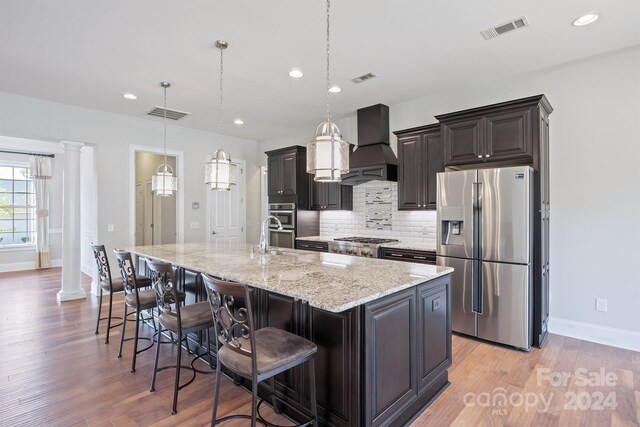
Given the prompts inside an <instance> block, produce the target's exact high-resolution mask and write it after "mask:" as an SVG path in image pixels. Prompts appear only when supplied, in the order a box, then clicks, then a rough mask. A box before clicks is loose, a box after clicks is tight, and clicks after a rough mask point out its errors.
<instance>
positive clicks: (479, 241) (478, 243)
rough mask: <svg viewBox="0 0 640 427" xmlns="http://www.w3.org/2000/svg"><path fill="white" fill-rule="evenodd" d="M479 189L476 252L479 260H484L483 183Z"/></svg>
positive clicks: (477, 194)
mask: <svg viewBox="0 0 640 427" xmlns="http://www.w3.org/2000/svg"><path fill="white" fill-rule="evenodd" d="M477 185H478V189H477V191H476V197H477V198H478V201H477V206H478V209H477V210H476V224H475V226H476V233H477V240H476V251H477V254H478V255H477V256H478V259H483V257H484V250H483V249H484V248H483V247H482V220H483V218H482V216H483V214H484V212H482V202H483V200H482V199H483V197H484V187H483V185H482V182H478V183H477Z"/></svg>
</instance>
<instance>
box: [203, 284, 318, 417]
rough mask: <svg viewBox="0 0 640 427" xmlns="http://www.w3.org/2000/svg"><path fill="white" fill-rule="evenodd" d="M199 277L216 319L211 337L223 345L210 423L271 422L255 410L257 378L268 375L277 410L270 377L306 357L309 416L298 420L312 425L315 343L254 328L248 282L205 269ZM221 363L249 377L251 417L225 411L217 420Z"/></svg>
mask: <svg viewBox="0 0 640 427" xmlns="http://www.w3.org/2000/svg"><path fill="white" fill-rule="evenodd" d="M202 279H203V281H204V284H205V289H206V290H207V296H208V299H209V303H210V305H211V311H212V313H213V317H214V319H215V333H216V337H217V339H218V341H219V342H220V343H221V344H222V346H221V347H220V348H219V349H218V357H217V362H216V384H215V391H214V397H213V414H212V416H211V426H214V425H215V424H218V423H222V422H224V421H227V420H230V419H236V418H244V419H251V426H252V427H255V425H256V422H259V423H260V424H262V425H265V426H267V425H270V424H269V423H268V422H267V421H266V420H264V419H263V418H262V416H260V413H259V407H260V405H261V404H262V400H260V403H258V383H259V382H260V381H264V380H267V379H268V380H270V383H271V389H272V391H271V392H272V399H274V409H276V408H275V398H276V396H275V386H274V381H273V377H274V376H275V375H277V374H279V373H281V372H284V371H286V370H289V369H291V368H294V367H296V366H298V365H301V364H303V363H305V362H308V363H309V371H310V378H309V386H310V397H311V419H310V420H309V421H307V422H306V423H305V424H303V425H305V426H306V425H311V424H313V425H315V426H317V425H318V413H317V408H316V373H315V357H316V353H317V351H318V348H317V347H316V345H315V344H314V343H312V342H311V341H309V340H306V339H304V338H302V337H299V336H298V335H295V334H292V333H289V332H286V331H283V330H281V329H276V328H271V327H267V328H262V329H258V330H255V328H254V322H253V311H252V308H251V295H250V288H249V287H248V286H245V285H243V284H240V283H234V282H227V281H224V280H219V279H216V278H215V277H212V276H209V275H207V274H204V273H203V274H202ZM240 299H244V301H245V306H244V307H239V306H238V304H237V302H238V300H240ZM254 349H255V350H254ZM221 364H222V365H224V366H225V367H227V368H228V369H229V370H230V371H231V372H233V373H234V374H236V375H239V376H241V377H243V378H246V379H249V380H251V392H252V406H251V407H252V409H251V416H248V415H230V416H227V417H223V418H220V419H219V420H218V419H216V415H217V411H218V396H219V394H220V378H221V377H220V367H221V366H220V365H221Z"/></svg>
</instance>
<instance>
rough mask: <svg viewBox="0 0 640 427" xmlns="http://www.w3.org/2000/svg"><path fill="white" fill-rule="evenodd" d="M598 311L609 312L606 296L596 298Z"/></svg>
mask: <svg viewBox="0 0 640 427" xmlns="http://www.w3.org/2000/svg"><path fill="white" fill-rule="evenodd" d="M596 311H602V312H604V313H606V312H607V300H606V299H604V298H596Z"/></svg>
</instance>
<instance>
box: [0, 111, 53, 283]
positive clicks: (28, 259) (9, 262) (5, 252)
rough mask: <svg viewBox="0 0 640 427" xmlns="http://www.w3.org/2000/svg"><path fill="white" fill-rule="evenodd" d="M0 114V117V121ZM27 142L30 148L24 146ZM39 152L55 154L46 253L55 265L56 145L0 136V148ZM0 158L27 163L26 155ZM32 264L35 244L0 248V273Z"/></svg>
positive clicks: (22, 268)
mask: <svg viewBox="0 0 640 427" xmlns="http://www.w3.org/2000/svg"><path fill="white" fill-rule="evenodd" d="M1 121H2V117H1V116H0V122H1ZM24 144H29V145H30V148H28V149H27V147H24ZM24 149H27V151H34V152H38V153H43V154H51V153H55V157H54V158H53V159H51V168H52V177H51V183H50V195H49V229H50V231H51V232H50V235H49V255H50V257H51V264H52V265H54V266H59V265H60V263H61V259H62V169H63V165H64V156H63V155H62V154H61V153H60V152H61V147H60V146H59V144H53V143H50V142H45V141H26V140H20V139H15V138H6V137H1V136H0V150H16V151H20V150H24ZM0 159H8V160H14V161H24V162H27V163H28V162H29V156H27V155H18V154H6V153H0ZM35 267H36V250H35V246H33V247H28V248H19V249H13V250H11V249H0V272H1V271H12V270H27V269H31V268H35Z"/></svg>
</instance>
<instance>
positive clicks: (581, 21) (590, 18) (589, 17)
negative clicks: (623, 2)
mask: <svg viewBox="0 0 640 427" xmlns="http://www.w3.org/2000/svg"><path fill="white" fill-rule="evenodd" d="M599 17H600V16H599V15H598V14H597V13H587V14H586V15H582V16H581V17H580V18H578V19H576V20H575V21H573V26H574V27H584V26H585V25H589V24H593V23H594V22H596V21H597V20H598V18H599Z"/></svg>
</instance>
